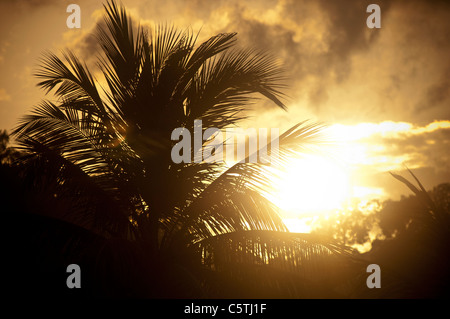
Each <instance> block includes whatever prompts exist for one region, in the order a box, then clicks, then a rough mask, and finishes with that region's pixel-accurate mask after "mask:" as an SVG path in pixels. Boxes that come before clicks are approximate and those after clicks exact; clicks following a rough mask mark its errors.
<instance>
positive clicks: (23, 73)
mask: <svg viewBox="0 0 450 319" xmlns="http://www.w3.org/2000/svg"><path fill="white" fill-rule="evenodd" d="M70 3H76V4H78V5H79V6H80V8H81V28H80V29H68V28H67V26H66V19H67V17H68V15H69V13H66V8H67V6H68V5H69V4H70ZM102 3H103V1H100V0H69V1H61V0H59V1H56V0H53V1H52V0H18V1H4V0H1V1H0V15H1V17H0V32H1V33H0V74H1V77H0V129H7V130H11V129H12V128H13V127H14V125H15V123H16V121H17V119H18V118H19V117H20V116H21V115H23V114H24V113H26V112H27V111H28V110H29V109H30V108H31V107H32V106H33V105H36V104H37V103H38V102H39V101H40V100H41V99H42V98H44V92H42V91H40V90H38V89H37V88H36V83H37V80H36V79H35V78H34V77H33V76H32V73H33V71H34V70H36V66H37V64H38V58H39V57H40V56H41V54H42V53H43V52H44V51H45V50H52V51H54V52H58V50H60V49H64V48H66V47H69V48H72V49H73V50H75V52H76V53H77V54H79V56H80V57H81V58H83V59H85V60H86V62H87V64H88V65H93V62H94V61H95V52H96V50H97V49H98V48H97V43H96V41H95V39H94V38H93V37H92V36H91V32H92V31H93V28H94V26H95V24H96V23H97V22H100V21H101V17H102V13H103V8H102ZM122 3H123V4H124V5H125V6H126V7H127V8H128V10H129V12H130V13H131V15H132V16H133V17H134V18H135V20H136V21H140V22H141V24H143V25H146V26H150V27H151V26H154V25H155V23H165V22H168V23H172V24H174V25H175V26H178V27H180V28H189V27H190V28H192V30H193V31H194V32H197V31H199V30H200V29H201V33H200V38H199V41H202V40H205V39H206V38H208V37H210V36H212V35H215V34H217V33H219V32H233V31H236V32H238V38H239V41H238V45H243V46H251V47H255V48H257V49H258V48H260V49H265V50H269V51H270V52H271V53H272V54H273V55H275V56H277V57H279V58H280V60H281V61H282V62H283V64H284V66H285V68H286V70H287V73H288V76H289V81H288V83H287V84H288V87H289V88H288V89H287V90H286V93H287V95H288V96H289V99H288V100H287V105H288V112H284V111H282V110H280V109H277V108H275V107H271V106H270V105H269V104H267V103H265V102H261V104H257V105H256V106H255V107H257V108H258V111H257V113H256V112H255V115H256V114H257V116H255V118H254V122H251V123H252V124H251V125H254V126H255V127H279V128H280V129H281V130H283V129H286V128H288V127H290V126H292V125H293V124H295V123H297V122H300V121H302V120H305V119H312V120H316V121H321V122H325V123H327V124H329V125H330V132H332V135H333V137H334V138H336V139H338V140H339V143H340V144H339V145H340V146H339V150H338V153H339V156H338V157H340V161H341V162H342V161H343V162H344V166H345V170H349V171H347V173H346V174H347V176H350V177H351V181H350V183H351V185H352V186H354V188H353V193H354V194H356V195H358V194H359V193H358V192H361V193H365V192H366V193H370V192H372V194H374V195H380V196H381V195H383V196H386V197H394V198H395V197H398V196H399V195H400V194H409V192H408V190H407V189H406V188H405V187H404V186H403V185H401V184H399V183H398V182H397V181H395V180H393V178H392V177H391V176H390V175H389V174H388V173H387V171H389V170H394V171H397V172H401V171H402V170H403V169H404V167H405V165H407V166H408V167H409V168H411V169H413V170H414V172H415V173H416V175H417V176H418V177H419V178H420V179H421V180H422V182H423V184H424V185H425V187H427V188H432V187H433V186H435V185H437V184H438V183H442V182H450V166H449V162H450V161H449V159H450V153H449V149H450V147H449V146H450V58H449V56H450V2H448V1H431V2H426V1H395V2H394V1H376V0H371V1H325V0H322V1H306V0H303V1H301V0H290V1H289V0H263V1H261V0H258V1H243V0H217V1H211V0H195V1H194V0H192V1H191V0H167V1H155V0H123V1H122ZM370 3H377V4H378V5H380V7H381V28H380V29H369V28H367V26H366V18H367V16H368V15H369V14H368V13H366V8H367V6H368V4H370ZM326 165H327V164H324V166H323V167H324V169H323V171H324V172H327V170H326V167H325V166H326ZM330 169H331V168H330ZM323 178H324V183H326V176H324V177H323ZM336 178H337V177H336Z"/></svg>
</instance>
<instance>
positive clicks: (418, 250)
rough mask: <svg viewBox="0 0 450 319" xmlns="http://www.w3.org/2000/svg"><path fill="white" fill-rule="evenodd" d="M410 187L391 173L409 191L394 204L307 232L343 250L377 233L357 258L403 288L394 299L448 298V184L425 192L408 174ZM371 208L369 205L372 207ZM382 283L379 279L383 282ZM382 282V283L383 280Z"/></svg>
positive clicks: (333, 219)
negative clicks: (387, 272)
mask: <svg viewBox="0 0 450 319" xmlns="http://www.w3.org/2000/svg"><path fill="white" fill-rule="evenodd" d="M410 173H411V175H412V177H413V179H414V180H415V182H416V183H417V185H418V186H414V184H413V182H411V181H409V180H407V179H405V178H404V177H402V176H400V175H398V174H392V175H393V176H394V177H395V178H396V179H398V180H399V181H401V182H402V183H404V184H405V185H406V186H408V188H409V189H410V190H412V191H413V193H414V194H413V195H411V196H407V197H406V196H403V197H402V198H401V199H400V200H398V201H393V200H387V201H385V202H380V201H378V200H377V201H376V203H375V207H376V210H374V211H372V212H371V213H367V212H364V209H363V210H362V211H361V210H358V209H355V210H353V211H352V212H351V213H349V212H341V213H336V214H333V216H332V217H331V219H330V220H327V221H326V222H324V223H322V222H320V223H319V227H317V228H316V229H315V230H314V231H313V233H318V234H327V235H328V236H331V237H333V238H334V239H336V241H337V242H338V243H340V244H343V245H355V244H364V243H366V242H368V241H370V233H371V232H372V231H374V230H377V231H376V233H377V238H376V239H375V240H373V242H372V247H371V249H370V250H369V251H367V252H365V253H363V254H361V256H360V257H361V258H363V259H367V260H368V261H376V262H377V264H379V265H380V267H381V269H383V270H384V269H389V270H390V271H391V273H392V274H395V276H396V277H397V278H398V279H397V280H396V281H397V282H398V281H400V282H403V283H407V285H403V288H402V289H401V290H399V291H398V292H397V293H396V294H395V296H398V297H403V298H443V297H447V298H448V297H449V292H448V287H449V285H450V278H449V276H448V275H447V274H446V272H447V269H449V266H450V254H449V252H448V245H449V244H450V184H449V183H443V184H440V185H437V186H436V187H434V188H433V189H432V190H431V191H425V188H424V187H423V185H422V184H421V183H420V182H419V180H418V179H417V177H416V176H415V175H414V174H413V173H412V172H411V171H410ZM372 204H373V203H372ZM383 278H384V277H383ZM383 283H386V280H383Z"/></svg>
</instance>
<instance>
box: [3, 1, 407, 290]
mask: <svg viewBox="0 0 450 319" xmlns="http://www.w3.org/2000/svg"><path fill="white" fill-rule="evenodd" d="M105 11H106V14H105V24H104V25H103V26H102V25H99V27H98V29H97V32H96V35H97V38H98V43H99V44H100V47H101V49H102V52H101V55H99V58H98V65H99V67H100V70H101V73H102V75H103V76H104V78H105V83H106V87H105V88H102V90H99V87H100V82H98V81H97V80H96V79H95V78H94V76H93V74H92V73H91V72H90V71H89V70H88V69H87V67H86V65H85V64H83V63H82V62H81V61H80V60H79V59H78V58H77V57H76V55H75V54H74V53H73V52H70V51H64V52H63V57H64V60H62V59H60V58H59V57H58V56H57V55H55V54H53V53H46V54H45V55H44V57H43V58H42V60H41V68H40V70H39V71H38V72H37V73H36V76H37V77H38V78H39V79H40V82H39V84H38V85H39V86H40V87H42V88H43V89H44V90H46V91H47V92H53V93H54V95H55V96H56V98H57V99H56V101H50V100H45V101H43V102H42V103H41V104H40V105H38V106H37V107H35V108H34V110H33V111H32V113H31V114H29V115H27V116H25V117H24V118H23V119H22V120H21V121H20V122H19V124H18V126H17V127H16V128H15V130H14V132H13V136H14V138H15V141H16V143H17V144H18V151H19V152H20V157H19V158H18V159H16V160H15V161H13V163H11V162H8V163H6V162H5V163H4V164H2V165H1V170H0V173H1V177H2V186H3V187H5V188H7V189H6V190H2V192H1V195H2V196H3V198H2V203H3V207H5V208H6V209H7V211H8V214H9V216H12V217H11V218H12V222H13V224H15V225H20V235H19V236H17V235H16V233H15V232H14V233H11V234H8V236H9V238H11V239H12V240H13V243H14V244H11V245H10V246H11V247H10V248H11V250H12V251H11V252H9V254H10V257H11V258H10V259H9V260H11V262H10V265H9V266H10V267H11V269H12V273H13V274H14V276H11V278H10V279H12V281H13V282H12V283H11V284H12V286H13V287H14V288H13V291H14V293H17V294H21V295H23V294H24V293H29V294H30V295H37V294H38V295H40V296H45V295H51V296H56V297H59V296H67V295H70V296H94V297H139V298H351V297H369V298H370V297H379V296H393V295H392V294H391V290H389V289H390V288H387V289H383V290H380V289H372V290H370V289H368V288H367V286H366V282H365V280H366V278H367V275H368V274H367V273H366V267H367V261H366V260H361V259H359V258H356V257H357V256H355V255H354V252H353V251H352V250H351V249H349V248H348V247H345V246H344V245H340V244H339V243H337V242H335V241H333V240H331V239H330V238H327V237H325V236H319V235H313V234H297V233H290V232H288V230H287V228H286V226H285V225H284V224H283V221H282V220H281V218H280V217H279V215H278V210H277V207H275V206H274V205H273V204H272V203H271V202H270V201H268V200H267V199H266V198H265V197H264V196H263V195H262V194H263V191H264V190H265V189H266V188H267V187H268V186H269V185H270V182H271V179H272V177H273V174H275V173H273V172H272V171H270V170H268V169H267V167H266V165H262V164H258V163H248V162H243V163H236V164H235V165H233V166H232V167H227V166H225V165H223V164H222V163H180V164H175V163H173V162H172V160H171V149H172V146H173V144H174V142H173V141H172V140H171V139H170V136H171V132H172V131H173V129H175V128H177V127H185V128H186V129H188V130H190V131H191V132H192V131H193V126H194V120H196V119H201V120H202V125H203V131H205V130H206V129H207V128H211V127H215V128H219V129H224V128H227V127H231V126H235V125H237V124H238V123H239V122H240V121H241V120H243V119H244V118H245V114H246V113H245V111H247V110H249V108H250V105H251V102H253V101H254V100H255V98H256V95H258V94H259V95H260V96H261V95H262V96H263V97H265V98H267V99H268V100H270V101H272V102H273V103H274V104H275V105H276V106H278V107H280V108H281V109H285V105H284V103H283V102H282V99H283V93H282V90H283V88H284V85H283V81H284V78H283V71H282V69H281V67H280V66H279V65H278V64H277V62H276V59H275V58H273V57H271V56H270V55H268V54H267V53H263V52H255V51H254V50H240V49H237V48H236V47H235V39H236V34H235V33H228V34H219V35H216V36H213V37H211V38H210V39H208V40H206V41H205V42H203V43H202V44H200V45H199V46H196V39H197V37H198V36H196V35H193V34H192V33H191V32H189V31H179V30H176V29H175V28H174V27H170V26H158V27H156V28H155V30H154V31H153V32H151V33H148V32H146V31H145V30H144V29H143V28H142V27H137V28H135V27H133V24H132V21H131V19H130V17H129V16H128V14H127V12H126V10H125V9H124V8H123V7H121V6H118V5H117V4H116V3H115V2H114V1H109V2H108V3H107V4H106V5H105ZM320 131H321V126H320V125H318V124H309V123H307V122H302V123H299V124H298V125H295V126H294V127H292V128H291V129H289V130H287V131H286V132H284V133H283V134H281V135H280V139H279V148H280V158H279V160H278V161H277V162H276V163H274V165H275V166H276V165H283V163H284V160H286V159H287V158H289V157H290V156H295V155H296V154H297V153H298V152H301V151H302V150H303V148H304V147H305V145H308V144H315V143H320V142H321V135H320ZM192 152H194V150H193V151H192ZM2 163H3V162H2ZM11 231H13V230H11ZM72 263H76V264H79V265H80V266H81V271H82V288H81V289H68V288H67V287H66V278H67V273H66V267H67V266H68V265H69V264H72ZM387 273H389V272H387ZM393 281H395V278H394V279H393ZM398 287H400V286H397V287H396V288H395V289H399V288H398Z"/></svg>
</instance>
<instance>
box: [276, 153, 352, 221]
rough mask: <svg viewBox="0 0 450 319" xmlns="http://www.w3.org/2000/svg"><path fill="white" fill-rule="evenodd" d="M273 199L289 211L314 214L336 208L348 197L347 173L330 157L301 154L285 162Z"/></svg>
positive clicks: (348, 179)
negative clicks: (287, 162)
mask: <svg viewBox="0 0 450 319" xmlns="http://www.w3.org/2000/svg"><path fill="white" fill-rule="evenodd" d="M274 189H275V192H274V193H273V196H274V198H273V199H272V200H273V201H274V202H275V203H276V204H277V205H278V207H279V208H281V209H282V210H283V211H285V212H286V213H287V214H289V215H291V216H292V215H295V216H297V217H298V216H300V215H309V216H311V215H314V214H320V213H324V212H329V211H330V210H333V209H338V208H340V207H341V206H342V205H344V204H345V203H346V201H347V200H348V199H349V198H350V191H351V185H350V174H349V172H348V169H347V168H346V167H345V165H343V164H342V163H339V162H338V161H337V160H334V159H333V158H331V157H326V156H320V155H304V156H302V158H298V159H293V160H291V161H290V163H289V164H287V165H286V169H285V170H284V171H283V172H282V173H281V174H280V177H279V179H278V180H277V182H275V185H274Z"/></svg>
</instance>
